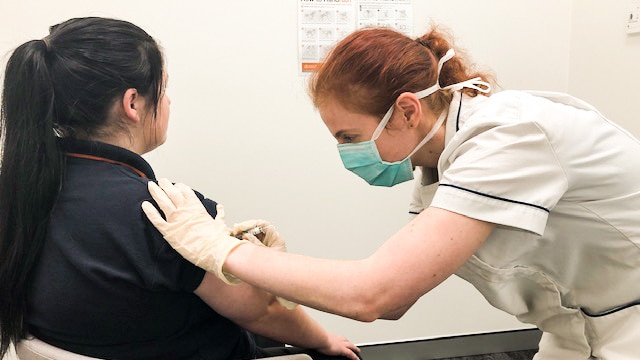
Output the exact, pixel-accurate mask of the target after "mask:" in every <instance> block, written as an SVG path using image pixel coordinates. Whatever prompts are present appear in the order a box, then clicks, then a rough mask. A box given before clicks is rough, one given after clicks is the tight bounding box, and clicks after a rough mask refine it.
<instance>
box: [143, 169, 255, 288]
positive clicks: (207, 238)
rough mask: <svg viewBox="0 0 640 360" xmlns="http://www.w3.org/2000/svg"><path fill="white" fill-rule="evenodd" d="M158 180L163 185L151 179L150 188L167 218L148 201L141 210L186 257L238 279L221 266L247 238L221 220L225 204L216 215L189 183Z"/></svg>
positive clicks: (222, 275) (228, 279) (229, 280)
mask: <svg viewBox="0 0 640 360" xmlns="http://www.w3.org/2000/svg"><path fill="white" fill-rule="evenodd" d="M158 183H159V184H160V187H158V185H156V184H155V183H154V182H153V181H149V183H148V187H149V192H150V193H151V196H152V197H153V198H154V199H155V200H156V202H157V203H158V205H159V206H160V209H161V210H162V211H163V212H164V214H165V216H166V220H164V219H163V218H162V216H160V213H159V212H158V210H157V209H156V208H155V207H154V206H153V205H152V204H151V203H150V202H148V201H145V202H143V203H142V210H143V211H144V213H145V214H146V215H147V217H148V218H149V220H150V221H151V223H152V224H153V225H154V226H155V227H156V228H157V229H158V230H159V231H160V233H161V234H162V235H163V236H164V238H165V239H166V240H167V242H168V243H169V244H170V245H171V246H172V247H173V248H174V249H175V250H176V251H177V252H178V253H180V255H182V256H183V257H184V258H185V259H187V260H189V261H190V262H192V263H193V264H195V265H197V266H199V267H201V268H203V269H204V270H207V271H210V272H212V273H214V274H215V275H216V276H217V277H218V278H220V279H221V280H222V281H224V282H226V283H227V284H233V283H238V282H239V280H238V279H236V278H233V277H228V276H227V274H225V273H223V271H222V266H223V265H224V262H225V260H226V259H227V255H229V253H230V252H231V250H233V249H234V248H236V247H237V246H238V245H240V244H243V243H247V241H246V240H238V239H236V238H235V237H233V236H231V235H230V233H231V232H230V230H229V228H227V225H226V224H225V223H224V220H222V219H223V218H224V210H223V209H222V206H219V207H218V214H217V216H216V217H215V218H213V217H211V215H209V213H208V212H207V210H206V209H205V208H204V205H202V203H201V202H200V199H198V197H197V196H196V194H195V193H194V192H193V190H191V189H190V188H189V187H188V186H186V185H184V184H176V185H173V184H171V182H170V181H169V180H167V179H161V180H160V181H159V182H158Z"/></svg>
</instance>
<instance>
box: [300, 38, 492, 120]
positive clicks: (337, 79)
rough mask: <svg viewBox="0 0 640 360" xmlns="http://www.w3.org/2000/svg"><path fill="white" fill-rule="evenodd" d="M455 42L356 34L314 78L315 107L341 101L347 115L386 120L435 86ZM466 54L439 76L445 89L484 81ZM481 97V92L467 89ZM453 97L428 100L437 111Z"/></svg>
mask: <svg viewBox="0 0 640 360" xmlns="http://www.w3.org/2000/svg"><path fill="white" fill-rule="evenodd" d="M450 38H451V37H450V36H449V35H448V34H446V33H444V32H442V31H440V30H438V29H433V30H432V31H430V32H428V33H427V34H425V35H423V36H421V37H419V38H418V39H415V40H414V39H411V38H409V37H407V36H406V35H404V34H402V33H400V32H397V31H394V30H391V29H388V28H365V29H360V30H357V31H355V32H353V33H351V34H350V35H348V36H347V37H346V38H344V39H343V40H342V41H340V42H339V43H338V44H337V45H336V46H335V47H334V48H333V49H332V51H331V52H330V53H329V54H328V56H327V57H326V59H325V61H324V62H323V63H322V65H320V67H319V68H318V70H317V71H316V72H315V73H313V74H312V75H311V78H310V83H309V93H310V96H311V99H312V101H313V103H314V105H315V106H316V107H319V106H321V105H322V104H323V103H324V102H326V101H329V100H337V101H339V103H340V104H341V105H342V106H343V107H344V108H346V109H348V110H350V111H354V112H356V113H360V114H367V115H374V116H377V117H382V116H383V115H384V114H385V113H386V112H387V110H388V109H389V107H391V105H392V104H393V102H394V101H395V100H396V99H397V98H398V96H399V95H400V94H402V93H404V92H418V91H421V90H424V89H426V88H428V87H430V86H432V85H434V84H435V83H436V81H437V80H438V79H436V77H437V73H438V60H439V59H440V58H441V57H442V56H444V54H445V53H446V52H447V50H449V49H450V48H452V47H453V45H452V41H450V40H449V39H450ZM462 55H463V54H462V52H460V51H459V50H458V49H456V55H455V56H454V57H453V58H452V59H450V60H449V61H447V62H445V63H444V66H443V67H442V71H441V73H440V78H439V81H440V85H441V86H442V87H444V86H447V85H450V84H454V83H458V82H461V81H465V80H468V79H471V78H474V77H477V76H479V77H481V78H482V79H483V80H484V81H487V82H493V81H492V80H493V78H492V76H490V75H488V74H484V73H479V72H476V71H475V70H473V69H472V67H471V65H470V64H468V63H467V62H466V61H465V59H464V56H462ZM463 91H464V92H465V93H467V94H469V95H471V96H476V95H478V93H479V92H478V91H476V90H473V89H467V88H465V89H464V90H463ZM451 97H452V94H451V93H450V92H445V91H439V92H437V93H435V94H433V95H431V96H429V97H428V98H426V99H425V101H427V104H428V105H429V106H430V107H431V109H432V110H433V111H440V110H442V109H444V108H445V107H446V106H447V105H448V104H449V103H450V102H451Z"/></svg>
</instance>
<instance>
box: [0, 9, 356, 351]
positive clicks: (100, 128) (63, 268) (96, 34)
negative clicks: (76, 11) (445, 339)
mask: <svg viewBox="0 0 640 360" xmlns="http://www.w3.org/2000/svg"><path fill="white" fill-rule="evenodd" d="M166 83H167V73H166V69H165V68H164V61H163V55H162V51H161V50H160V47H159V46H158V44H157V43H156V41H155V40H154V39H153V38H152V37H151V36H149V35H148V34H147V33H146V32H145V31H143V30H142V29H140V28H139V27H137V26H135V25H133V24H131V23H128V22H126V21H120V20H113V19H105V18H77V19H71V20H68V21H65V22H63V23H61V24H59V25H55V26H53V27H51V29H50V34H49V35H48V36H47V37H45V38H44V39H42V40H33V41H29V42H26V43H24V44H22V45H20V46H19V47H18V48H17V49H16V50H15V51H14V52H13V54H12V55H11V57H10V59H9V61H8V63H7V68H6V71H5V77H4V89H3V93H2V112H1V117H0V121H1V132H0V135H1V138H0V141H2V146H3V147H2V159H1V161H2V162H1V167H0V294H2V296H0V340H1V341H0V358H2V356H3V355H4V354H5V353H6V352H7V350H8V348H9V346H10V345H11V344H16V343H17V342H19V341H20V340H21V339H23V338H24V337H25V336H30V335H32V336H35V337H36V338H38V339H40V340H43V341H45V342H47V343H49V344H51V345H54V346H56V347H59V348H62V349H65V350H68V351H71V352H74V353H79V354H83V355H87V356H92V357H100V358H109V359H249V358H256V357H264V356H268V355H270V354H269V353H268V352H266V351H264V350H263V349H260V348H258V347H257V346H256V345H255V342H254V339H253V337H252V335H251V334H250V332H251V333H257V334H260V335H263V336H266V337H268V338H272V339H275V340H278V341H281V342H284V343H287V344H292V345H296V346H301V347H304V348H310V349H316V350H318V351H320V352H321V353H324V354H328V355H343V356H346V357H348V358H350V359H357V355H356V354H355V352H357V348H356V347H355V346H354V345H353V344H352V343H351V342H349V341H348V340H346V339H344V338H342V337H339V336H336V335H333V334H330V333H327V332H326V331H325V330H324V329H322V328H321V327H320V326H319V325H318V324H317V323H316V322H315V321H313V320H312V319H311V318H310V317H309V316H308V315H307V314H306V313H305V312H304V311H303V309H301V308H300V307H295V308H294V309H292V310H289V309H286V308H284V307H283V306H281V305H280V303H279V302H278V301H275V300H276V298H274V297H273V296H272V295H270V294H268V293H266V292H264V291H261V290H258V289H256V288H254V287H252V286H250V285H247V284H242V285H240V286H229V285H228V284H225V283H224V282H223V281H221V280H219V279H217V278H216V277H215V276H214V275H210V274H208V273H205V271H203V270H201V269H200V268H198V267H197V266H194V265H192V264H191V263H189V262H188V261H186V260H184V259H183V258H182V257H181V256H180V255H179V254H178V253H177V252H175V251H174V250H173V249H172V248H171V247H170V246H168V244H166V242H165V241H164V239H163V238H162V236H161V235H160V233H158V232H157V230H156V229H155V228H154V227H153V226H152V225H151V224H150V223H149V222H148V220H147V219H146V218H145V217H144V215H143V213H142V210H141V209H140V205H141V204H142V202H143V201H145V200H150V196H149V193H148V192H147V182H149V181H155V175H154V173H153V170H152V169H151V167H150V166H149V164H148V163H147V162H146V161H145V160H144V159H143V158H142V157H141V155H142V154H144V153H146V152H149V151H151V150H153V149H155V148H156V147H158V146H160V145H161V144H162V143H163V142H164V141H165V138H166V131H167V123H168V120H169V106H170V100H169V97H168V96H167V95H166V93H165V88H166ZM198 196H199V198H200V200H201V202H202V204H203V205H204V206H205V207H206V209H207V211H209V213H210V214H211V215H212V216H215V215H216V214H217V212H216V203H215V202H214V201H212V200H209V199H206V198H204V197H203V196H202V195H200V194H198ZM249 331H250V332H249ZM318 358H320V357H318Z"/></svg>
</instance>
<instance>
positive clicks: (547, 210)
mask: <svg viewBox="0 0 640 360" xmlns="http://www.w3.org/2000/svg"><path fill="white" fill-rule="evenodd" d="M438 186H448V187H452V188H455V189H458V190H463V191H467V192H470V193H473V194H476V195H480V196H484V197H488V198H491V199H496V200H501V201H506V202H510V203H513V204H520V205H526V206H531V207H534V208H536V209H540V210H543V211H546V212H547V213H548V212H550V211H549V209H547V208H545V207H542V206H540V205H536V204H530V203H526V202H522V201H517V200H511V199H505V198H502V197H499V196H495V195H489V194H485V193H481V192H478V191H475V190H471V189H466V188H463V187H460V186H456V185H451V184H440V185H438Z"/></svg>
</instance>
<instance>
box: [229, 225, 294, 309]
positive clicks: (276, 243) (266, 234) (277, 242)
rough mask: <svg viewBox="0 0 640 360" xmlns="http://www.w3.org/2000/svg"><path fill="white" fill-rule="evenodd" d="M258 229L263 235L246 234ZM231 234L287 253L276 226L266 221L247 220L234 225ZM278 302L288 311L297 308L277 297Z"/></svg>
mask: <svg viewBox="0 0 640 360" xmlns="http://www.w3.org/2000/svg"><path fill="white" fill-rule="evenodd" d="M256 227H260V229H261V230H262V233H260V234H258V235H252V234H248V233H245V232H246V231H248V230H252V229H255V228H256ZM231 234H232V235H234V236H235V237H241V238H242V239H245V240H248V241H250V242H251V243H253V244H255V245H261V246H266V247H269V248H271V249H274V250H278V251H282V252H287V245H286V244H285V242H284V240H283V239H282V237H280V234H279V233H278V231H277V230H276V228H275V226H273V225H271V223H269V222H268V221H266V220H260V219H258V220H247V221H243V222H241V223H238V224H235V225H233V230H231ZM276 300H278V302H279V303H280V305H282V306H283V307H285V308H286V309H289V310H292V309H294V308H295V307H296V305H298V304H296V303H295V302H293V301H290V300H287V299H284V298H281V297H279V296H276Z"/></svg>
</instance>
